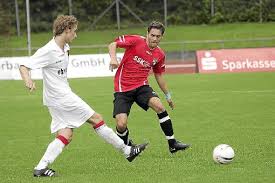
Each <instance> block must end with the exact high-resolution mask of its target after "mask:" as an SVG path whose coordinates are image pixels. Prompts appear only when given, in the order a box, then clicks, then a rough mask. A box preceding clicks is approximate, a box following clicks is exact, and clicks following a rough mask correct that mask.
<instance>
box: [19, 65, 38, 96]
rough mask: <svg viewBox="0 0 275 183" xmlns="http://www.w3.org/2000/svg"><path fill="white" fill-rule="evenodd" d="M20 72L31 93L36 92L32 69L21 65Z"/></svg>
mask: <svg viewBox="0 0 275 183" xmlns="http://www.w3.org/2000/svg"><path fill="white" fill-rule="evenodd" d="M19 71H20V74H21V77H22V79H23V81H24V83H25V86H26V87H27V88H28V89H29V90H30V92H32V91H34V90H35V82H34V81H33V80H32V79H31V75H30V69H29V68H27V67H26V66H24V65H20V67H19Z"/></svg>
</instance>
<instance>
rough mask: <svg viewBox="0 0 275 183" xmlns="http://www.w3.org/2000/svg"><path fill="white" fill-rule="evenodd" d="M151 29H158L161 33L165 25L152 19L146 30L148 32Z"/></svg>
mask: <svg viewBox="0 0 275 183" xmlns="http://www.w3.org/2000/svg"><path fill="white" fill-rule="evenodd" d="M151 29H158V30H160V31H161V34H162V35H163V34H164V32H165V27H164V25H163V24H162V23H161V22H158V21H152V22H151V23H150V24H149V26H148V29H147V31H148V32H150V31H151Z"/></svg>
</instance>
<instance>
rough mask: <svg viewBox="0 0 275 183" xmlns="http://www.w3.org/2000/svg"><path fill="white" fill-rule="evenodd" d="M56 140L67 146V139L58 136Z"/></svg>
mask: <svg viewBox="0 0 275 183" xmlns="http://www.w3.org/2000/svg"><path fill="white" fill-rule="evenodd" d="M56 138H58V139H59V140H61V142H62V143H63V144H65V145H68V144H69V141H68V139H66V138H65V137H63V136H62V135H58V136H57V137H56Z"/></svg>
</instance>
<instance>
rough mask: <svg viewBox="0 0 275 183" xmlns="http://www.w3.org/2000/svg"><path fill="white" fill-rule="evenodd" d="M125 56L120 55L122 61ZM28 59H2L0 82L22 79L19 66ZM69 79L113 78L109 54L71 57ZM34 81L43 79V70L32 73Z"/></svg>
mask: <svg viewBox="0 0 275 183" xmlns="http://www.w3.org/2000/svg"><path fill="white" fill-rule="evenodd" d="M122 56H123V54H122V53H118V54H117V57H118V60H119V61H120V60H121V59H122ZM26 59H28V57H0V80H12V79H16V80H17V79H21V76H20V73H19V65H20V63H21V62H22V61H24V60H26ZM69 59H70V61H69V65H68V72H67V74H68V78H84V77H104V76H113V75H114V74H115V72H111V71H110V70H109V63H110V56H109V54H91V55H70V57H69ZM31 75H32V78H33V79H42V74H41V69H36V70H32V71H31Z"/></svg>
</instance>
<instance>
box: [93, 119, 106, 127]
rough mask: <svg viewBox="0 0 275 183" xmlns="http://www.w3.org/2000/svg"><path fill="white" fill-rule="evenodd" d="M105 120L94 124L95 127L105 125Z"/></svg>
mask: <svg viewBox="0 0 275 183" xmlns="http://www.w3.org/2000/svg"><path fill="white" fill-rule="evenodd" d="M104 124H105V123H104V121H100V122H99V123H97V124H96V125H95V126H94V129H97V128H98V127H101V126H102V125H104Z"/></svg>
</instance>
